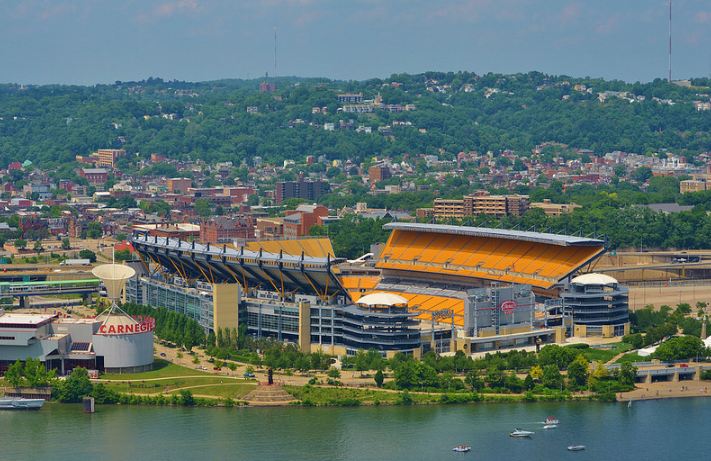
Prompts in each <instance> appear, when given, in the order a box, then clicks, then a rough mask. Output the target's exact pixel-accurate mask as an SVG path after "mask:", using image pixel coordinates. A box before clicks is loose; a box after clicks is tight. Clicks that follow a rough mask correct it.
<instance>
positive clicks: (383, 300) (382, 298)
mask: <svg viewBox="0 0 711 461" xmlns="http://www.w3.org/2000/svg"><path fill="white" fill-rule="evenodd" d="M357 304H360V305H364V306H368V307H372V306H403V305H407V298H403V297H402V296H400V295H397V294H395V293H386V292H378V293H371V294H369V295H365V296H363V297H362V298H360V299H359V300H358V302H357Z"/></svg>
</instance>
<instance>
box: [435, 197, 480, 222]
mask: <svg viewBox="0 0 711 461" xmlns="http://www.w3.org/2000/svg"><path fill="white" fill-rule="evenodd" d="M432 214H433V215H434V217H435V218H436V219H450V218H455V219H462V218H463V217H464V216H467V215H465V214H464V200H462V199H448V198H438V199H435V201H434V211H433V213H432ZM469 216H471V215H469Z"/></svg>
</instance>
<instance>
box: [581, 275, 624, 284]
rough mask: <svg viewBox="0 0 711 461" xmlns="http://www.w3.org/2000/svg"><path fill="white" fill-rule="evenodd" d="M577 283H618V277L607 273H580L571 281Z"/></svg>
mask: <svg viewBox="0 0 711 461" xmlns="http://www.w3.org/2000/svg"><path fill="white" fill-rule="evenodd" d="M570 283H573V284H575V285H616V284H617V279H615V278H614V277H610V276H609V275H605V274H583V275H578V276H577V277H575V278H574V279H573V280H571V281H570Z"/></svg>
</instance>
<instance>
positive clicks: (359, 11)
mask: <svg viewBox="0 0 711 461" xmlns="http://www.w3.org/2000/svg"><path fill="white" fill-rule="evenodd" d="M666 5H667V0H157V1H152V0H114V1H101V0H0V82H17V83H81V84H91V83H98V82H113V81H115V80H124V81H125V80H140V79H143V78H147V77H149V76H154V77H162V78H164V79H180V80H191V81H198V80H211V79H218V78H230V77H241V78H254V77H258V76H261V75H263V74H264V73H265V72H267V71H268V72H269V73H270V74H272V73H273V72H274V29H275V28H276V30H277V34H278V51H277V54H278V67H277V74H278V75H298V76H309V77H312V76H322V77H330V78H338V79H365V78H369V77H386V76H389V75H390V74H392V73H396V72H421V71H425V70H438V71H450V70H452V71H456V70H468V71H474V72H477V73H485V72H489V71H491V72H506V73H509V72H526V71H529V70H539V71H542V72H547V73H555V74H567V75H572V76H596V77H597V76H601V77H605V78H621V79H624V80H628V81H636V80H640V81H649V80H652V79H654V78H656V77H664V76H666V72H667V53H666V48H667V34H668V32H667V6H666ZM673 46H674V55H673V67H674V77H675V78H686V77H691V76H709V75H710V74H711V0H674V45H673Z"/></svg>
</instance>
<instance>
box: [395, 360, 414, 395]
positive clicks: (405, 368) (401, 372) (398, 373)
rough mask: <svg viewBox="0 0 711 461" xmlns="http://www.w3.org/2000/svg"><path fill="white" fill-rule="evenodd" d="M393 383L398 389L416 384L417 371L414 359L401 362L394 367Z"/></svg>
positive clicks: (408, 387)
mask: <svg viewBox="0 0 711 461" xmlns="http://www.w3.org/2000/svg"><path fill="white" fill-rule="evenodd" d="M395 385H396V386H397V387H398V388H400V389H410V388H412V387H415V385H417V371H416V370H415V362H414V361H411V360H408V361H405V362H402V363H401V364H400V365H399V366H398V367H397V368H396V369H395Z"/></svg>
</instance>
